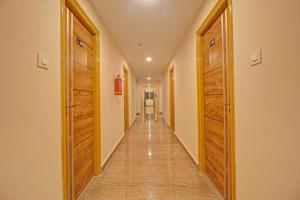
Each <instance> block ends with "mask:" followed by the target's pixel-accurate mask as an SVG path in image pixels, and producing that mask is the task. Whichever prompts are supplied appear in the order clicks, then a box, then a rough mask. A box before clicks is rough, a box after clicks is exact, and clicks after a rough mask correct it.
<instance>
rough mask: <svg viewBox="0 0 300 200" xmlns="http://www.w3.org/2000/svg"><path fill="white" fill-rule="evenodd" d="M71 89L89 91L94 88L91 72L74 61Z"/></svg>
mask: <svg viewBox="0 0 300 200" xmlns="http://www.w3.org/2000/svg"><path fill="white" fill-rule="evenodd" d="M73 89H75V90H84V91H91V92H92V91H93V89H94V79H93V72H92V71H91V70H89V69H88V68H86V67H85V66H82V65H80V64H78V63H75V62H74V65H73Z"/></svg>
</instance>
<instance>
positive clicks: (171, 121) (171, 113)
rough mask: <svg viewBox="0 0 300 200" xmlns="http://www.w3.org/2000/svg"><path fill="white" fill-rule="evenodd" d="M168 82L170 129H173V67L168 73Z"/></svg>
mask: <svg viewBox="0 0 300 200" xmlns="http://www.w3.org/2000/svg"><path fill="white" fill-rule="evenodd" d="M169 81H170V128H171V129H175V95H174V66H173V67H172V68H171V69H170V72H169Z"/></svg>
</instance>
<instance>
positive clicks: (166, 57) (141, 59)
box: [90, 0, 203, 79]
mask: <svg viewBox="0 0 300 200" xmlns="http://www.w3.org/2000/svg"><path fill="white" fill-rule="evenodd" d="M90 1H91V3H92V5H93V6H94V7H95V9H96V11H97V12H98V14H99V16H100V17H101V19H102V21H103V23H104V24H105V26H106V28H107V29H108V31H109V32H110V33H111V34H112V37H113V39H114V40H115V41H116V42H117V45H118V46H119V48H120V49H121V51H122V53H123V54H124V56H125V57H126V59H127V61H128V62H129V64H130V66H131V68H132V70H133V72H134V73H135V75H136V76H137V78H138V79H145V78H146V77H148V76H151V77H152V78H153V79H159V77H160V76H161V75H162V74H163V73H164V72H165V70H166V67H167V65H168V62H169V61H170V59H171V57H172V55H173V53H174V51H175V49H176V47H177V45H178V44H179V42H180V40H181V39H182V37H183V36H184V34H185V32H186V31H187V29H188V27H189V25H190V24H191V22H192V21H193V19H194V17H195V16H196V15H197V12H198V11H199V9H200V7H201V4H202V2H203V0H90ZM138 44H140V45H138ZM147 56H150V57H152V58H153V60H152V62H150V63H148V62H146V60H145V58H146V57H147Z"/></svg>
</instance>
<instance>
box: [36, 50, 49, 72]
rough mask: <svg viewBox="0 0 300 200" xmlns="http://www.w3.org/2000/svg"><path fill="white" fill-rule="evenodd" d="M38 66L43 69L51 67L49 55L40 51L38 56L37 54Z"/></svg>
mask: <svg viewBox="0 0 300 200" xmlns="http://www.w3.org/2000/svg"><path fill="white" fill-rule="evenodd" d="M37 66H38V67H40V68H43V69H48V68H49V56H47V55H46V54H43V53H41V52H39V53H38V56H37Z"/></svg>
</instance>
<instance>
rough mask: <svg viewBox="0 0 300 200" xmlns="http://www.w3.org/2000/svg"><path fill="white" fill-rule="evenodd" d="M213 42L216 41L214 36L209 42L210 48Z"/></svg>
mask: <svg viewBox="0 0 300 200" xmlns="http://www.w3.org/2000/svg"><path fill="white" fill-rule="evenodd" d="M215 43H216V40H215V38H214V39H212V40H211V41H210V42H209V47H210V48H211V47H212V46H214V45H215Z"/></svg>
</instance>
